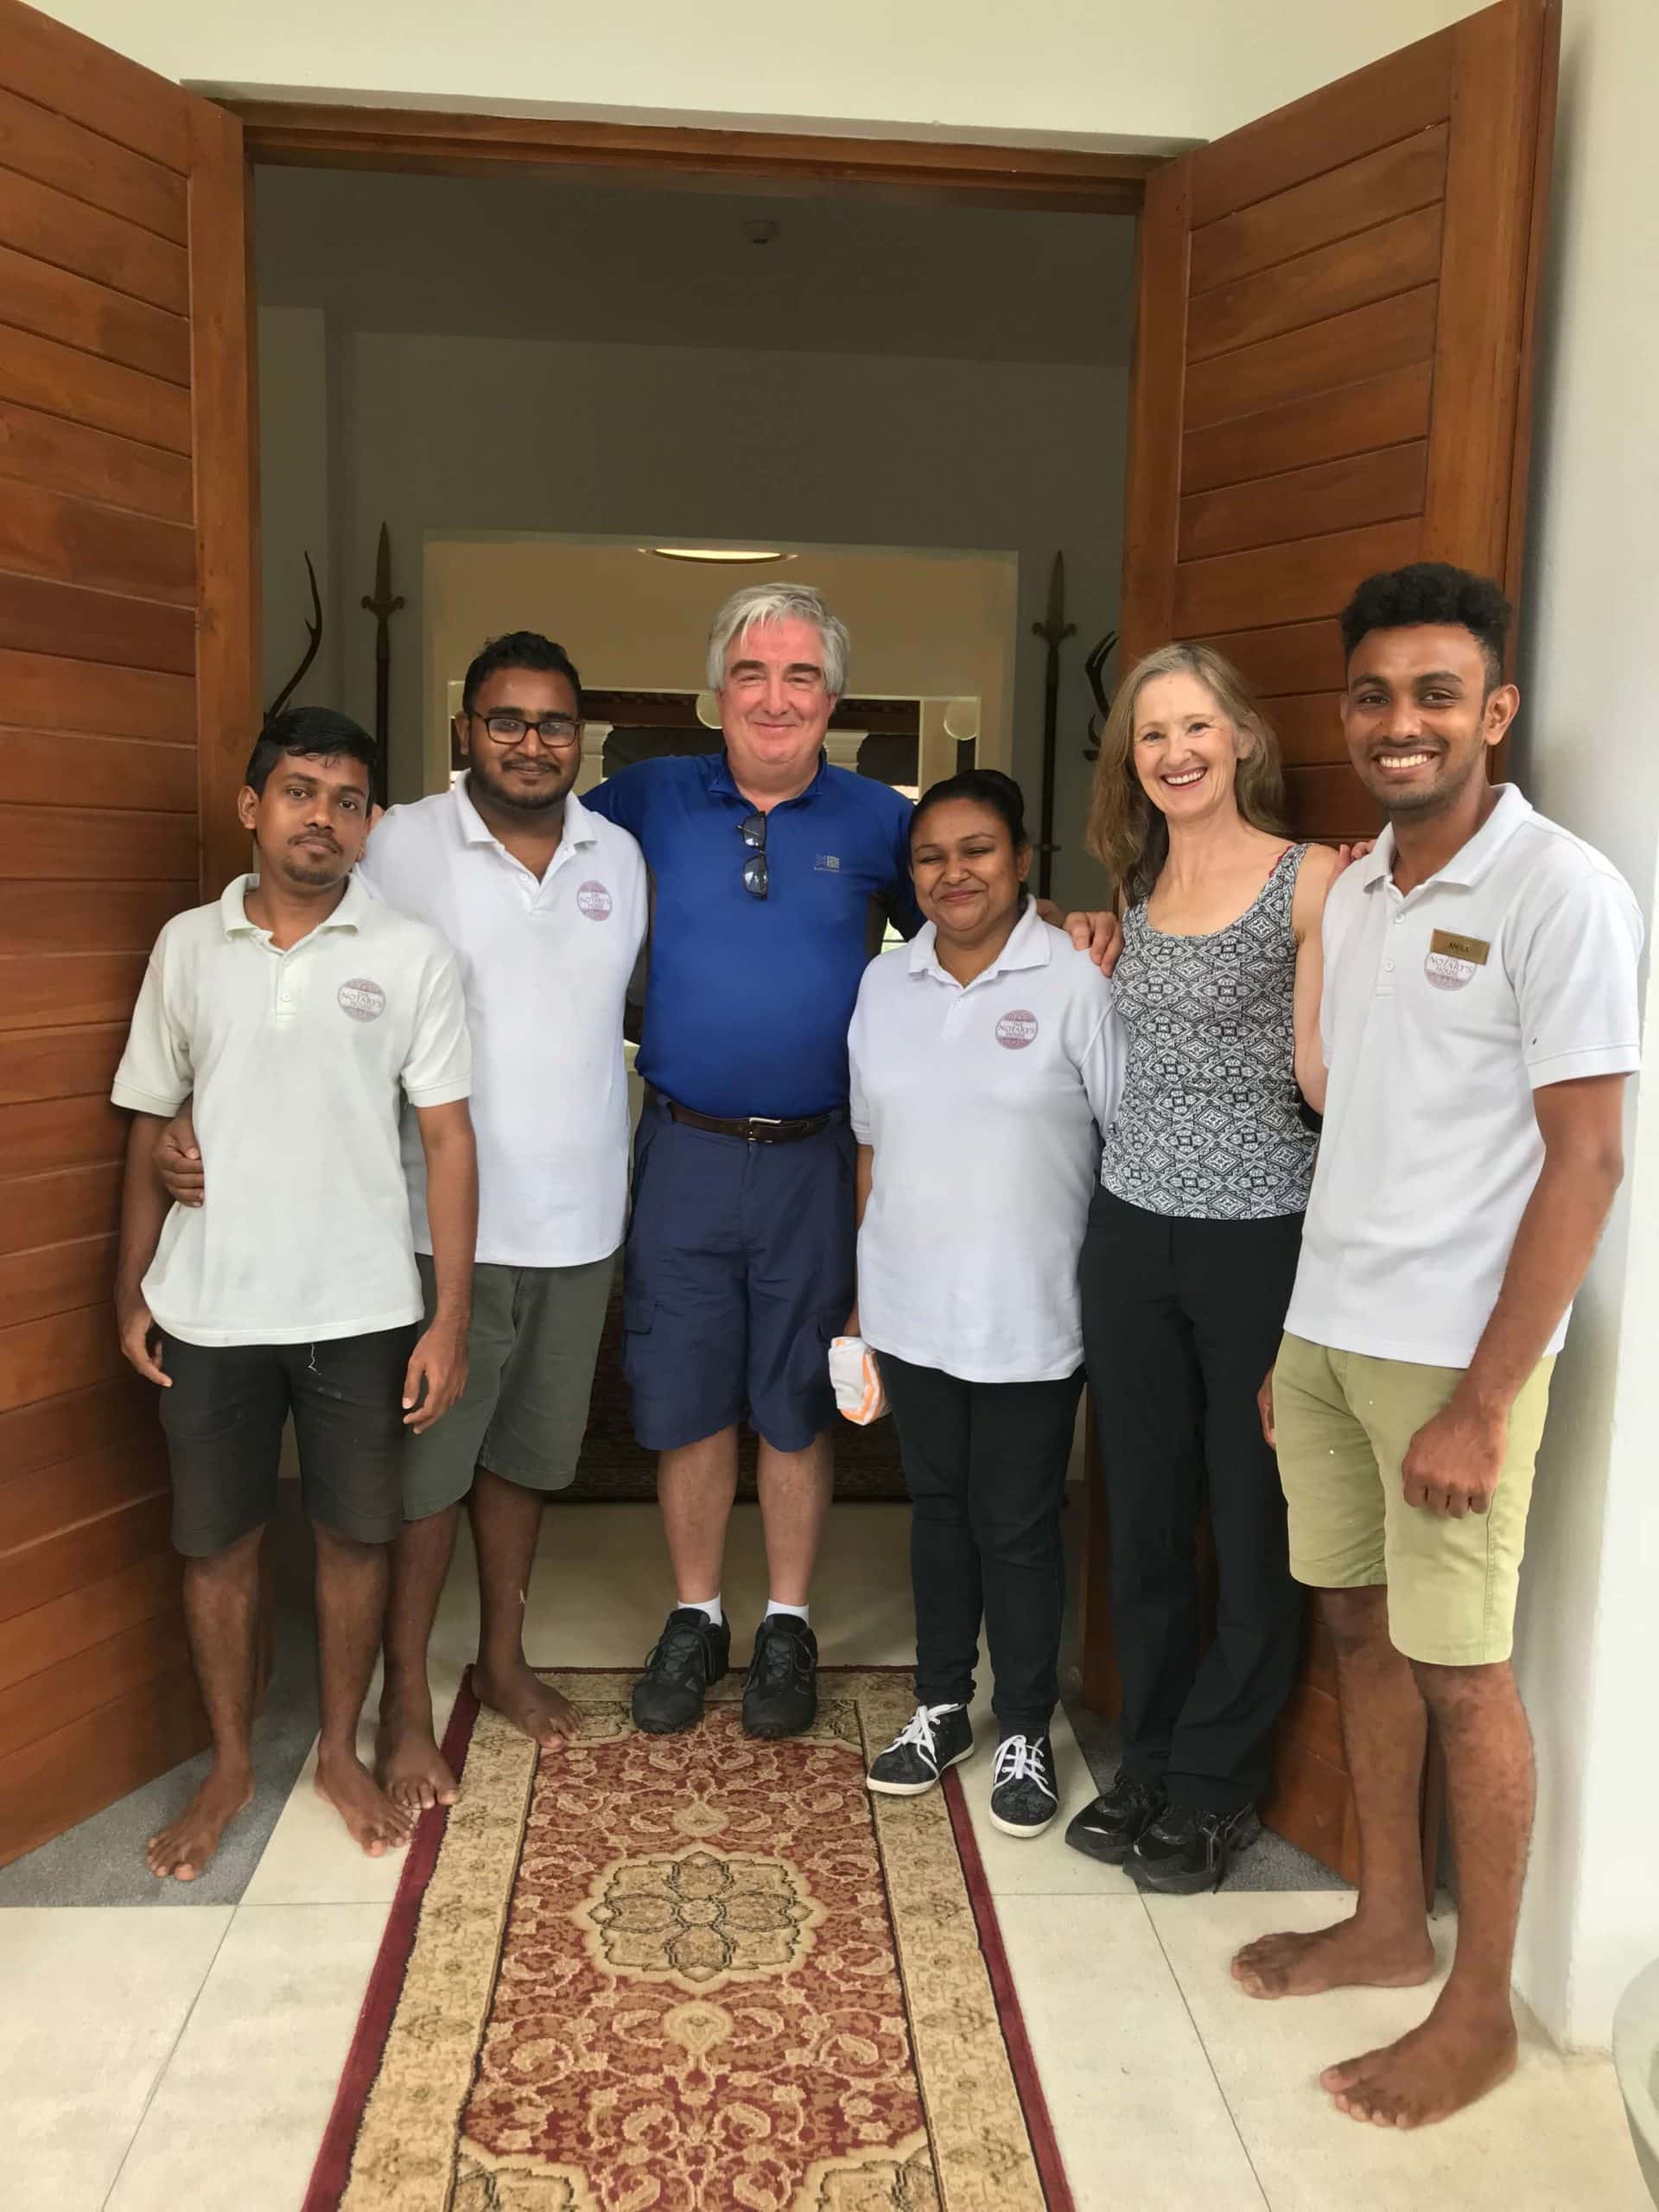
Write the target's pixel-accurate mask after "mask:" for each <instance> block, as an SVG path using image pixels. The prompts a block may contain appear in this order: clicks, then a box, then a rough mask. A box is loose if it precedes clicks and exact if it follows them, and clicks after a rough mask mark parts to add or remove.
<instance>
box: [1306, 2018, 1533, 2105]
mask: <svg viewBox="0 0 1659 2212" xmlns="http://www.w3.org/2000/svg"><path fill="white" fill-rule="evenodd" d="M1515 2061H1516V2032H1515V2020H1514V2018H1513V2016H1512V2015H1511V2014H1510V2012H1508V2011H1507V2010H1504V2011H1500V2012H1497V2013H1496V2014H1493V2013H1472V2012H1465V2010H1464V2009H1463V2008H1461V2007H1448V2006H1447V2005H1446V2001H1445V1999H1441V2001H1440V2004H1438V2005H1436V2006H1435V2007H1434V2010H1433V2012H1431V2013H1430V2014H1429V2016H1428V2018H1427V2019H1426V2020H1425V2021H1424V2022H1423V2024H1422V2026H1421V2028H1413V2029H1412V2031H1411V2032H1410V2033H1409V2035H1403V2036H1402V2037H1401V2038H1400V2040H1399V2042H1398V2043H1391V2044H1389V2045H1388V2046H1387V2047H1386V2049H1384V2050H1368V2051H1367V2052H1366V2053H1365V2055H1364V2056H1363V2058H1350V2059H1347V2060H1345V2061H1344V2063H1343V2064H1342V2065H1340V2066H1327V2067H1326V2069H1325V2071H1324V2073H1323V2074H1321V2075H1320V2076H1319V2085H1320V2087H1321V2088H1325V2089H1328V2090H1329V2091H1330V2092H1331V2094H1332V2098H1333V2099H1334V2100H1335V2101H1336V2106H1337V2109H1338V2111H1339V2112H1345V2113H1347V2114H1348V2116H1349V2117H1350V2119H1351V2120H1370V2122H1371V2123H1372V2125H1373V2126H1376V2127H1425V2126H1428V2125H1429V2124H1430V2122H1432V2121H1433V2120H1446V2119H1449V2118H1450V2117H1451V2115H1452V2113H1454V2112H1461V2111H1462V2110H1463V2108H1464V2107H1465V2105H1471V2104H1473V2103H1474V2102H1475V2101H1476V2099H1477V2098H1478V2097H1484V2095H1485V2094H1486V2092H1487V2091H1488V2090H1489V2089H1495V2088H1497V2085H1498V2083H1499V2082H1502V2081H1504V2080H1505V2079H1507V2077H1508V2076H1509V2075H1511V2074H1512V2073H1513V2072H1514V2071H1515Z"/></svg>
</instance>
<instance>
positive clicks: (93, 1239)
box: [0, 1183, 116, 1329]
mask: <svg viewBox="0 0 1659 2212" xmlns="http://www.w3.org/2000/svg"><path fill="white" fill-rule="evenodd" d="M4 1192H5V1185H4V1184H3V1183H0V1198H3V1195H4ZM115 1255H116V1239H115V1237H114V1236H85V1237H82V1238H80V1239H79V1242H78V1243H73V1244H48V1245H46V1246H44V1247H43V1248H41V1247H37V1248H36V1249H35V1250H34V1251H32V1252H8V1253H3V1254H0V1329H9V1328H10V1327H11V1326H12V1325H13V1324H14V1323H15V1322H18V1321H28V1320H31V1319H33V1320H39V1319H41V1318H42V1317H44V1316H45V1315H47V1314H50V1313H73V1312H74V1311H75V1309H76V1308H77V1307H78V1306H96V1305H97V1304H99V1301H100V1300H104V1301H107V1300H108V1299H109V1297H110V1294H111V1284H112V1283H113V1282H114V1281H115Z"/></svg>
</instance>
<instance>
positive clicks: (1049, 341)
mask: <svg viewBox="0 0 1659 2212" xmlns="http://www.w3.org/2000/svg"><path fill="white" fill-rule="evenodd" d="M255 176H256V209H257V215H256V220H257V240H258V264H259V291H260V297H261V300H262V301H264V302H268V303H270V304H273V305H280V306H291V307H304V306H310V307H323V308H327V309H328V311H329V312H330V314H331V315H333V316H334V317H335V318H336V319H337V320H338V321H340V323H342V324H343V325H345V326H347V327H355V328H359V329H365V330H403V331H423V332H439V331H442V332H458V331H470V332H473V333H475V334H479V335H480V336H486V337H522V338H532V337H533V338H553V337H560V338H568V339H571V340H585V341H588V342H592V343H613V344H617V343H620V344H667V345H677V346H741V347H745V348H759V349H761V350H779V349H781V350H786V351H792V352H810V353H897V354H907V355H912V356H922V357H927V356H939V355H944V356H952V357H957V358H961V357H966V358H968V359H976V360H992V361H1067V362H1078V363H1089V362H1092V363H1096V364H1122V363H1124V362H1126V361H1127V360H1128V345H1129V327H1130V319H1131V270H1132V263H1133V256H1134V245H1135V225H1134V221H1133V219H1131V218H1129V217H1127V216H1121V215H1087V214H1048V213H1026V212H1010V211H1007V210H1004V209H982V208H973V207H924V206H919V205H916V204H912V203H908V202H906V203H898V204H895V203H892V202H888V201H877V200H871V199H868V198H866V197H862V196H853V195H850V194H849V195H846V196H839V197H838V196H827V197H822V198H777V199H773V198H767V197H764V196H760V195H757V194H748V193H745V194H729V193H724V192H712V191H705V190H702V189H697V188H694V187H691V186H689V185H688V184H687V183H686V182H685V181H679V182H677V184H676V185H675V187H674V188H671V189H669V190H662V189H659V188H649V189H647V188H641V187H640V186H639V185H636V184H632V183H614V184H613V183H609V182H595V181H592V180H591V179H583V180H582V181H567V180H565V179H563V178H562V177H559V176H557V175H550V176H549V177H547V178H545V179H543V178H528V179H520V178H500V179H497V178H460V177H426V176H392V175H374V174H359V173H354V172H351V171H346V170H324V169H298V168H265V167H262V168H258V169H257V170H256V172H255ZM757 221H767V222H772V223H776V224H777V225H778V226H779V235H778V236H777V238H775V239H774V240H773V241H772V243H771V244H769V245H753V244H752V243H751V242H750V239H749V238H748V237H747V234H746V226H747V225H750V224H753V223H755V222H757Z"/></svg>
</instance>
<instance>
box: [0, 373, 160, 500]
mask: <svg viewBox="0 0 1659 2212" xmlns="http://www.w3.org/2000/svg"><path fill="white" fill-rule="evenodd" d="M0 477H5V478H6V479H8V480H10V482H13V483H18V484H38V485H39V486H41V489H42V490H43V491H47V492H73V493H75V494H77V495H78V496H79V498H81V499H97V500H99V501H101V502H102V503H103V505H105V506H111V507H122V508H129V509H130V510H131V511H132V512H135V513H137V514H144V515H155V516H157V517H158V518H160V519H162V521H164V522H179V523H186V524H188V523H190V522H191V521H192V520H193V518H194V504H195V503H194V495H193V493H192V492H191V488H190V463H189V461H188V460H187V459H186V458H185V456H184V455H183V454H176V453H164V452H163V451H162V448H160V447H159V446H143V445H138V444H137V443H136V442H134V441H133V440H132V439H130V438H118V437H112V436H111V435H110V433H109V432H108V431H107V430H92V429H87V428H86V425H85V423H69V422H66V421H65V420H64V418H63V417H62V416H60V415H44V414H42V413H41V410H40V409H39V408H37V407H20V406H19V405H18V404H16V401H14V400H0Z"/></svg>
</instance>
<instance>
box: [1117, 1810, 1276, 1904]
mask: <svg viewBox="0 0 1659 2212" xmlns="http://www.w3.org/2000/svg"><path fill="white" fill-rule="evenodd" d="M1261 1833H1262V1823H1261V1821H1259V1820H1257V1818H1256V1816H1255V1806H1254V1805H1242V1806H1241V1807H1240V1808H1239V1809H1238V1811H1237V1812H1236V1813H1206V1812H1202V1811H1200V1809H1199V1808H1198V1807H1197V1806H1196V1805H1166V1806H1165V1808H1164V1809H1163V1811H1162V1812H1161V1813H1160V1815H1158V1817H1157V1819H1156V1820H1155V1821H1153V1823H1152V1825H1151V1826H1150V1827H1147V1828H1143V1829H1142V1830H1141V1834H1140V1836H1139V1838H1138V1839H1137V1840H1136V1843H1135V1849H1134V1850H1133V1851H1132V1852H1130V1853H1129V1855H1128V1859H1126V1860H1125V1861H1124V1864H1125V1865H1126V1866H1128V1870H1129V1872H1130V1873H1131V1874H1133V1875H1134V1877H1135V1880H1136V1882H1137V1883H1139V1885H1140V1886H1141V1888H1142V1889H1143V1890H1156V1891H1158V1893H1159V1895H1160V1897H1197V1896H1198V1893H1199V1891H1202V1890H1218V1889H1219V1888H1220V1887H1221V1885H1222V1883H1223V1881H1224V1879H1225V1878H1226V1874H1227V1867H1228V1862H1229V1861H1230V1859H1231V1858H1232V1856H1233V1854H1234V1853H1235V1852H1238V1851H1244V1850H1247V1849H1248V1848H1249V1846H1250V1845H1251V1844H1253V1843H1254V1842H1255V1840H1256V1838H1257V1837H1258V1836H1259V1835H1260V1834H1261Z"/></svg>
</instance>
